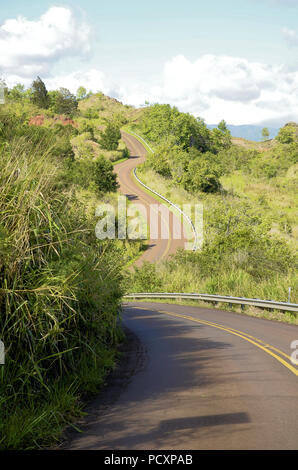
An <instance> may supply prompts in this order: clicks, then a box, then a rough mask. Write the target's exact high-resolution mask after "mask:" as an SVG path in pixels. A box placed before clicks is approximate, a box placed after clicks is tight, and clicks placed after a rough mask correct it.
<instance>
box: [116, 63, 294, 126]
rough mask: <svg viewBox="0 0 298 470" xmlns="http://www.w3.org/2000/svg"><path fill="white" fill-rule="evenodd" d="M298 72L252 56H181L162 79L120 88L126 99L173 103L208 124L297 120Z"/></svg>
mask: <svg viewBox="0 0 298 470" xmlns="http://www.w3.org/2000/svg"><path fill="white" fill-rule="evenodd" d="M297 91H298V72H297V71H295V70H294V71H289V70H287V69H286V67H284V66H271V65H268V64H262V63H258V62H250V61H248V60H247V59H243V58H236V57H229V56H215V55H204V56H202V57H200V58H198V59H197V60H195V61H193V62H192V61H189V60H188V59H187V58H186V57H184V56H183V55H178V56H176V57H174V58H172V59H171V60H169V61H168V62H166V64H165V66H164V71H163V76H162V77H161V80H160V83H159V84H157V85H155V86H152V85H150V84H147V86H146V84H144V83H143V84H142V85H141V86H138V85H135V86H133V87H130V88H129V87H128V88H126V89H125V90H121V92H120V94H119V97H120V99H121V101H123V102H125V103H130V104H134V105H140V104H142V103H144V102H145V100H147V101H150V102H152V103H154V102H159V103H170V104H172V105H175V106H178V108H179V109H180V110H182V111H185V112H190V113H193V114H195V115H196V116H201V117H204V118H205V120H206V122H208V123H218V122H219V121H220V120H221V119H225V120H226V121H227V122H229V123H230V124H247V123H258V122H261V121H262V122H263V121H269V120H270V121H276V120H280V122H283V120H285V121H288V120H289V117H290V118H291V119H293V120H297V119H298V111H297V110H298V93H297Z"/></svg>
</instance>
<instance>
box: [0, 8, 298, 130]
mask: <svg viewBox="0 0 298 470" xmlns="http://www.w3.org/2000/svg"><path fill="white" fill-rule="evenodd" d="M297 1H298V0H297ZM283 33H284V35H285V37H287V38H288V39H289V40H291V41H292V43H294V42H295V41H296V40H298V35H297V33H296V32H295V31H292V30H288V29H284V30H283ZM0 50H1V55H0V73H1V71H3V70H5V76H4V78H5V79H6V81H7V84H8V85H9V86H13V85H15V84H16V83H17V82H21V83H24V84H25V85H27V86H29V85H30V84H31V83H32V80H33V79H34V78H35V77H36V76H37V75H40V76H41V77H42V79H43V80H44V81H45V83H46V86H47V88H48V89H56V88H59V87H61V86H63V87H66V88H69V89H70V90H71V91H72V92H76V90H77V88H78V87H79V86H81V85H83V86H85V88H87V89H88V90H92V91H94V92H96V91H98V90H101V91H103V92H104V93H105V94H107V95H110V96H112V97H114V98H117V99H119V100H121V101H122V102H124V103H126V104H133V105H135V106H140V105H142V104H144V102H145V101H149V102H151V103H155V102H159V103H170V104H171V105H175V106H177V107H178V108H179V109H180V110H181V111H185V112H190V113H192V114H194V115H196V116H201V117H203V118H205V120H206V121H207V122H208V123H218V122H219V121H221V120H222V119H225V120H226V121H227V122H228V123H230V124H247V123H258V122H268V125H269V122H277V121H278V122H280V123H281V124H282V123H284V122H286V121H288V120H289V119H291V120H298V93H297V92H298V71H297V70H295V69H289V68H287V67H286V66H283V65H280V66H272V65H268V64H264V63H259V62H252V61H249V60H247V59H245V58H238V57H230V56H224V55H221V56H216V55H203V56H201V57H199V58H197V59H196V60H194V61H190V60H189V59H187V58H186V57H185V56H184V55H177V56H175V57H173V58H171V59H170V60H168V61H167V62H166V63H165V64H164V68H163V72H162V74H161V76H160V78H158V77H157V78H156V77H155V78H154V79H153V78H152V79H150V78H148V80H147V81H146V80H142V81H140V80H136V79H131V81H130V82H126V83H124V81H123V80H122V79H121V77H119V78H117V79H115V80H116V81H115V80H111V79H109V78H108V77H107V76H106V75H105V74H104V73H103V71H101V70H99V69H96V68H92V69H90V70H87V71H83V70H76V69H77V68H78V67H76V69H74V70H73V71H71V72H69V73H66V72H64V73H63V72H61V74H60V75H59V76H57V75H55V74H54V65H55V64H57V63H61V62H62V61H61V59H63V60H64V59H66V58H70V57H74V56H77V57H79V58H82V59H83V58H85V57H86V55H88V54H89V53H90V51H91V30H90V27H89V26H88V25H87V24H86V23H85V22H83V21H79V20H77V19H76V18H75V16H74V14H73V12H72V10H70V9H69V8H65V7H52V8H50V9H49V10H48V11H47V12H46V13H45V14H44V15H42V16H41V17H40V18H39V19H38V20H36V21H29V20H27V19H26V18H23V17H18V18H17V19H11V20H6V21H5V23H4V24H3V25H2V26H0ZM85 64H86V62H85ZM61 70H62V69H61ZM120 73H121V70H119V75H120ZM0 75H1V74H0Z"/></svg>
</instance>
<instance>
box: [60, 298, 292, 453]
mask: <svg viewBox="0 0 298 470" xmlns="http://www.w3.org/2000/svg"><path fill="white" fill-rule="evenodd" d="M123 322H124V325H125V326H126V327H128V328H129V330H130V331H132V332H133V333H134V334H135V335H136V336H137V337H138V338H139V340H140V343H139V344H141V345H142V353H143V358H145V359H143V361H141V362H142V367H139V368H137V369H138V371H137V373H135V375H133V377H132V378H131V379H130V382H129V383H128V385H126V388H125V389H124V390H122V392H121V393H120V394H119V396H118V397H117V398H116V399H115V401H114V403H112V404H111V405H110V406H108V407H107V408H106V409H103V410H102V411H101V412H100V413H98V412H97V414H96V412H95V413H92V408H91V410H90V412H89V413H90V416H91V418H90V420H89V422H88V423H87V424H86V425H85V427H83V429H84V434H82V435H80V436H77V437H75V438H74V439H72V441H71V443H70V445H69V446H68V448H69V449H115V450H121V449H126V450H139V449H152V450H162V449H171V450H191V449H207V450H214V449H297V448H298V406H297V405H298V367H295V366H293V365H291V361H290V357H289V356H290V355H291V353H292V350H291V343H292V341H294V340H297V339H298V327H297V326H294V325H288V324H283V323H277V322H272V321H268V320H263V319H258V318H254V317H248V316H244V315H239V314H236V313H231V312H226V311H220V310H213V309H204V308H198V307H189V306H178V305H171V304H157V303H152V304H149V303H129V304H126V306H125V308H124V313H123ZM138 354H139V351H138ZM135 356H137V352H136V353H135ZM295 371H296V373H295ZM120 372H121V371H120ZM118 379H119V377H118ZM107 391H108V390H107ZM95 409H96V407H95ZM93 411H94V408H93Z"/></svg>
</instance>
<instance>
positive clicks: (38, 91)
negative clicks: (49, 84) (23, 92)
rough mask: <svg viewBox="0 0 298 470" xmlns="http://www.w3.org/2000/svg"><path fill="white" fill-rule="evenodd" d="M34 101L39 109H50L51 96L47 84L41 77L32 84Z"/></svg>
mask: <svg viewBox="0 0 298 470" xmlns="http://www.w3.org/2000/svg"><path fill="white" fill-rule="evenodd" d="M31 99H32V101H33V103H34V104H36V105H37V106H38V107H39V108H43V109H47V108H48V107H49V95H48V91H47V89H46V86H45V84H44V83H43V81H42V80H41V78H40V77H37V79H36V80H34V82H33V83H32V98H31Z"/></svg>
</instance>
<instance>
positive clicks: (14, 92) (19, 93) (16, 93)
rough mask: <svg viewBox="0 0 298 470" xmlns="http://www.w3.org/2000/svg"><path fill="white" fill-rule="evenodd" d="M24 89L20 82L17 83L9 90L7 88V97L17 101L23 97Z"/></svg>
mask: <svg viewBox="0 0 298 470" xmlns="http://www.w3.org/2000/svg"><path fill="white" fill-rule="evenodd" d="M24 91H25V87H24V85H21V83H18V84H17V85H15V86H14V87H13V88H12V89H11V90H9V98H11V99H12V100H16V101H19V100H21V99H22V98H23V96H24Z"/></svg>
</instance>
